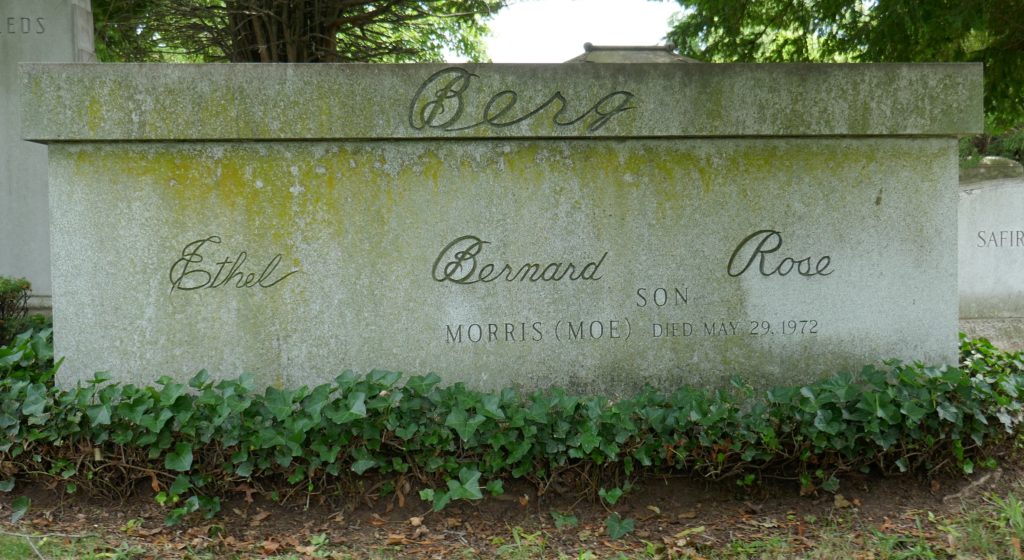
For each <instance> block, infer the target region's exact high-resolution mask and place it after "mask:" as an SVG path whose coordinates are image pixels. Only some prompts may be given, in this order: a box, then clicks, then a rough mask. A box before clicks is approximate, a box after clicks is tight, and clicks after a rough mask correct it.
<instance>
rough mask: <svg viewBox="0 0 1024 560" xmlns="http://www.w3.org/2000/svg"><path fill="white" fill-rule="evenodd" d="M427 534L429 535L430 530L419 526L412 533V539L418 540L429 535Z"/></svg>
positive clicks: (424, 526)
mask: <svg viewBox="0 0 1024 560" xmlns="http://www.w3.org/2000/svg"><path fill="white" fill-rule="evenodd" d="M429 534H430V529H428V528H427V526H426V525H420V526H419V527H416V530H415V531H413V532H412V538H414V539H418V538H420V537H422V536H423V535H429Z"/></svg>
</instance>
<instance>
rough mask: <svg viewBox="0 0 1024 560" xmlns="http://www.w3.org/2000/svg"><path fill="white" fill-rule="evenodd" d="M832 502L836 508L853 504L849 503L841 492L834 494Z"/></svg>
mask: <svg viewBox="0 0 1024 560" xmlns="http://www.w3.org/2000/svg"><path fill="white" fill-rule="evenodd" d="M832 504H833V505H834V506H835V508H836V509H844V508H848V507H853V504H852V503H850V501H849V500H847V499H846V498H844V497H843V495H842V494H836V495H835V496H834V497H833V498H832Z"/></svg>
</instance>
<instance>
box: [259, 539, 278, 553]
mask: <svg viewBox="0 0 1024 560" xmlns="http://www.w3.org/2000/svg"><path fill="white" fill-rule="evenodd" d="M280 548H281V543H279V542H277V541H274V540H272V539H267V540H265V541H263V553H264V554H274V553H275V552H277V551H278V550H279V549H280Z"/></svg>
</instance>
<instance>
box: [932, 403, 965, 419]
mask: <svg viewBox="0 0 1024 560" xmlns="http://www.w3.org/2000/svg"><path fill="white" fill-rule="evenodd" d="M935 410H936V412H938V413H939V418H942V419H943V420H946V421H948V422H952V423H954V424H959V423H960V421H961V419H962V418H963V415H962V414H961V413H960V410H958V409H957V407H955V406H953V405H952V404H950V403H948V402H944V403H940V404H939V405H938V406H936V407H935Z"/></svg>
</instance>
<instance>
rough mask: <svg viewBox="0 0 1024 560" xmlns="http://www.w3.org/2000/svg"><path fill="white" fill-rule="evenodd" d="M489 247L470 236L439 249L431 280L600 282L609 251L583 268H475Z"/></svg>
mask: <svg viewBox="0 0 1024 560" xmlns="http://www.w3.org/2000/svg"><path fill="white" fill-rule="evenodd" d="M488 244H490V242H489V241H484V240H482V239H480V238H479V237H476V236H473V235H464V236H462V237H459V238H458V239H456V240H454V241H452V242H451V243H449V244H448V245H446V246H445V248H444V249H441V252H440V254H438V255H437V258H436V259H435V260H434V268H433V277H434V280H435V281H437V282H451V283H453V284H476V283H477V282H494V281H496V280H505V281H506V282H515V281H517V280H518V281H519V282H559V281H561V280H571V281H576V280H600V279H601V277H600V276H598V275H597V272H598V269H600V268H601V264H602V263H604V259H605V257H607V256H608V252H607V251H605V253H604V254H603V255H601V258H600V259H598V260H596V261H591V262H588V263H587V264H585V265H584V266H583V267H577V265H576V264H573V263H560V262H559V263H549V264H546V265H542V264H540V263H527V264H524V265H522V266H520V267H519V268H515V267H513V266H512V265H511V264H505V265H504V266H503V267H501V268H500V269H499V268H498V267H497V265H494V264H491V263H488V264H484V265H483V266H478V265H479V263H478V262H477V256H479V255H480V252H481V251H483V249H484V245H488Z"/></svg>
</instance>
